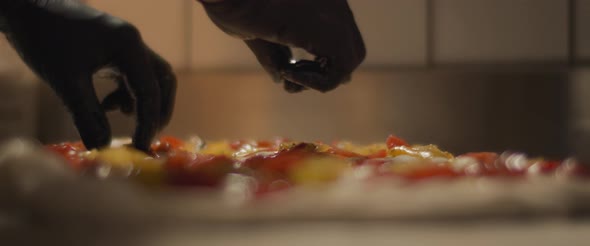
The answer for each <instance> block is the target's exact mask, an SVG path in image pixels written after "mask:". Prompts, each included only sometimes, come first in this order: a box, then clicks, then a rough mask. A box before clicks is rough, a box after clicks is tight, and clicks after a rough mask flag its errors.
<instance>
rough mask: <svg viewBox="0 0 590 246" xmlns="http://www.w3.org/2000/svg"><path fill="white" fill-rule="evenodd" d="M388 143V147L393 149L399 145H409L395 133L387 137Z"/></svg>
mask: <svg viewBox="0 0 590 246" xmlns="http://www.w3.org/2000/svg"><path fill="white" fill-rule="evenodd" d="M386 143H387V148H389V149H393V148H395V147H399V146H409V145H408V143H407V142H406V141H405V140H403V139H401V138H398V137H396V136H394V135H389V137H387V141H386Z"/></svg>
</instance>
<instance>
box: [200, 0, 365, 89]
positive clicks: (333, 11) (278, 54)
mask: <svg viewBox="0 0 590 246" xmlns="http://www.w3.org/2000/svg"><path fill="white" fill-rule="evenodd" d="M199 1H200V2H201V3H203V6H204V7H205V10H206V11H207V14H208V15H209V17H210V18H211V20H212V21H213V22H214V23H215V24H216V25H217V26H218V27H219V28H221V29H222V30H223V31H224V32H226V33H228V34H230V35H233V36H237V37H239V38H242V39H244V40H245V42H246V44H247V45H248V46H249V47H250V49H251V50H252V51H253V52H254V54H255V55H256V57H257V58H258V61H259V62H260V63H261V64H262V66H263V67H264V69H265V70H266V71H267V72H268V73H270V74H271V76H272V77H273V78H274V79H275V80H276V81H279V82H284V85H285V89H286V90H287V91H289V92H298V91H301V90H303V89H304V88H312V89H316V90H319V91H322V92H326V91H329V90H332V89H334V88H336V87H337V86H338V85H339V84H341V83H343V82H345V81H348V80H349V79H350V75H351V73H352V72H353V71H354V70H355V69H356V68H357V67H358V66H359V65H360V63H361V62H362V61H363V59H364V58H365V46H364V42H363V39H362V37H361V34H360V32H359V29H358V28H357V26H356V23H355V20H354V17H353V14H352V11H351V10H350V7H349V6H348V2H347V0H199ZM289 47H298V48H303V49H305V50H306V51H307V52H309V53H311V54H313V55H315V56H316V59H315V61H305V60H303V61H299V62H297V63H291V62H290V61H291V59H292V54H291V51H290V49H289Z"/></svg>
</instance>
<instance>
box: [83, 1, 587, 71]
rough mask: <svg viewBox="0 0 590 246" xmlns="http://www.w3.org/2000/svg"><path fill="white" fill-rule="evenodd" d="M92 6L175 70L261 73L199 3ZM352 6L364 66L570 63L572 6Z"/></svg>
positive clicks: (583, 36)
mask: <svg viewBox="0 0 590 246" xmlns="http://www.w3.org/2000/svg"><path fill="white" fill-rule="evenodd" d="M88 2H90V3H91V4H92V5H94V6H96V7H97V8H99V9H103V10H105V11H108V12H110V13H112V14H114V15H117V16H121V17H123V18H125V19H127V20H129V21H131V22H132V23H134V24H136V25H137V26H138V27H139V28H140V29H141V30H142V33H143V35H144V38H145V39H146V40H147V42H148V43H149V44H150V45H151V46H152V47H154V48H155V49H156V50H157V51H159V52H160V53H162V54H163V55H164V57H166V58H168V60H170V61H171V62H172V63H173V64H174V65H176V66H177V67H190V68H194V69H207V68H236V67H238V68H244V67H247V68H257V65H256V62H255V59H254V57H253V56H252V54H251V53H250V52H249V50H248V49H247V48H246V47H245V45H244V44H243V43H242V42H241V41H240V40H237V39H234V38H232V37H228V36H227V35H225V34H224V33H222V32H221V31H219V29H217V28H216V27H215V26H214V25H213V24H212V23H211V21H210V20H209V19H208V17H207V16H206V15H205V13H204V11H203V9H202V7H201V6H200V5H199V4H198V3H196V2H195V1H193V0H174V1H161V0H126V1H119V0H89V1H88ZM575 2H577V5H578V8H577V11H576V12H577V14H578V19H577V20H578V22H579V25H578V28H577V30H578V34H579V35H578V39H577V40H578V41H579V55H580V57H590V1H586V0H575ZM349 3H350V5H351V7H352V9H353V11H354V12H355V15H356V19H357V22H358V24H359V26H360V28H361V31H362V32H363V34H364V38H365V41H366V43H367V48H368V57H367V60H366V62H365V66H416V65H418V66H422V65H425V64H426V63H427V60H428V59H432V61H433V62H435V63H436V64H440V65H445V64H455V63H522V62H542V63H546V62H552V63H554V62H563V63H565V62H566V61H567V55H568V32H567V31H568V0H349ZM429 4H431V5H429ZM428 6H431V8H430V9H431V10H432V11H431V12H429V11H428V9H429V8H428ZM302 18H304V17H303V15H302ZM429 23H430V25H431V26H430V27H431V29H430V30H431V32H429V31H428V30H429V29H428V25H429ZM585 27H586V28H585ZM187 30H190V32H187ZM428 40H431V41H432V43H430V45H429V42H428Z"/></svg>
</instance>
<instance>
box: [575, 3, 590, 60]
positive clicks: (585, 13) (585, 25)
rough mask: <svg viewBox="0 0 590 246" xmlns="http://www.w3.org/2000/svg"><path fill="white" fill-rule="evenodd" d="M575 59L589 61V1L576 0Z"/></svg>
mask: <svg viewBox="0 0 590 246" xmlns="http://www.w3.org/2000/svg"><path fill="white" fill-rule="evenodd" d="M576 15H577V22H578V27H577V29H576V31H577V37H578V38H577V45H578V47H577V49H578V50H577V51H578V53H577V57H578V58H579V59H583V60H588V59H590V1H588V0H577V9H576Z"/></svg>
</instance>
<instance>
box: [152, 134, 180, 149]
mask: <svg viewBox="0 0 590 246" xmlns="http://www.w3.org/2000/svg"><path fill="white" fill-rule="evenodd" d="M183 147H184V142H183V141H182V140H180V139H178V138H175V137H170V136H163V137H161V138H160V139H159V140H158V141H156V143H154V144H152V151H153V152H155V153H167V152H170V151H173V150H180V149H182V148H183Z"/></svg>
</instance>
